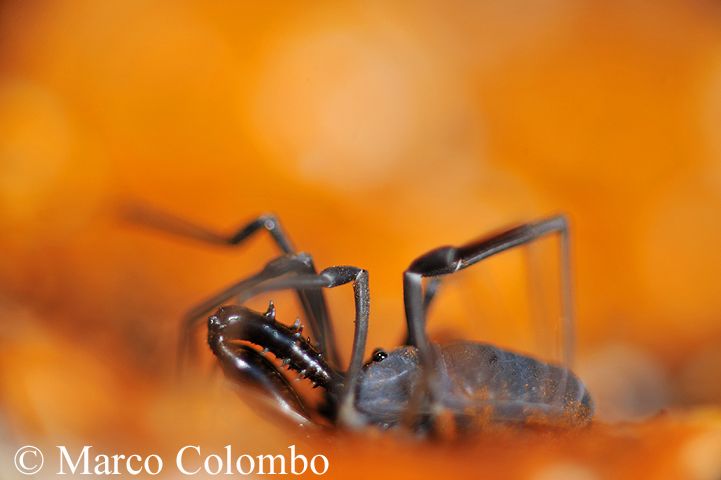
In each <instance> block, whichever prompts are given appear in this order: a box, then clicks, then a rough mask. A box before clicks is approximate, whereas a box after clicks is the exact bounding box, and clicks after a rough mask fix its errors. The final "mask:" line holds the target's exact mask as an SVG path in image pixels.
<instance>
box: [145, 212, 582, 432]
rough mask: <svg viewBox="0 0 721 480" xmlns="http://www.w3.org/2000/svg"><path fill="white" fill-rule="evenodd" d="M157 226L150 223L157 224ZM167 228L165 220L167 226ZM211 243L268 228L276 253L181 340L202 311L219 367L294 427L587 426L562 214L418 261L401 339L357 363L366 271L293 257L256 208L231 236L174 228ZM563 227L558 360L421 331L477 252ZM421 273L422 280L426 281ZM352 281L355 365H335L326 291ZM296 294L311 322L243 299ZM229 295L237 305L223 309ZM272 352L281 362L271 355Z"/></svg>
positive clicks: (408, 284) (236, 240) (406, 278)
mask: <svg viewBox="0 0 721 480" xmlns="http://www.w3.org/2000/svg"><path fill="white" fill-rule="evenodd" d="M156 226H157V225H156ZM166 227H167V225H166ZM169 228H170V229H172V230H175V231H176V233H177V232H180V233H183V234H185V235H191V236H194V237H196V238H199V239H203V240H206V241H208V240H210V241H212V242H214V243H220V244H227V245H238V244H240V243H242V242H243V241H244V240H245V239H246V238H248V237H249V236H251V235H253V233H255V232H258V231H262V230H266V231H268V232H269V233H270V235H271V236H272V238H273V239H274V241H275V242H276V243H277V245H278V246H279V247H280V249H281V250H282V251H283V255H281V256H280V257H277V258H275V259H274V260H271V261H270V262H268V263H267V264H266V266H265V268H264V269H262V270H261V271H260V272H258V273H256V274H255V275H252V276H249V277H248V278H245V279H243V280H241V281H239V282H237V283H236V284H234V285H232V286H230V287H229V288H227V289H225V290H224V291H222V292H220V293H219V294H217V295H215V296H213V297H211V298H209V299H208V300H207V301H205V302H203V303H202V304H200V305H198V306H197V307H196V308H194V309H193V310H192V311H191V312H190V313H189V314H188V317H187V320H186V322H185V330H184V335H183V338H184V339H185V340H187V339H188V338H190V335H189V331H190V330H191V329H192V328H193V327H194V326H195V325H197V324H198V322H199V320H201V319H202V318H207V316H206V315H207V314H208V313H210V312H211V311H213V310H214V309H217V310H216V311H215V313H213V314H212V315H211V316H210V318H209V319H208V323H207V324H208V344H209V345H210V348H211V349H212V351H213V353H214V354H215V356H216V357H217V360H218V361H219V362H220V364H221V365H222V367H223V369H224V371H225V373H226V375H227V376H228V377H230V378H231V379H233V380H235V381H236V382H238V383H241V384H242V385H245V386H249V387H253V388H255V389H257V390H258V391H259V392H260V393H261V394H262V395H263V396H264V397H265V398H267V399H269V400H270V401H271V402H272V403H273V404H274V405H275V407H276V409H277V411H278V412H280V413H282V414H284V415H285V416H286V417H288V418H290V419H291V420H292V421H294V422H296V423H297V424H299V425H304V424H310V423H315V422H317V421H318V420H320V421H321V422H323V423H326V424H332V425H339V426H344V427H361V426H366V425H376V426H379V427H381V428H391V427H395V426H405V427H407V428H410V429H412V430H414V431H418V432H421V431H433V429H434V428H435V427H436V426H437V425H438V424H439V423H440V421H441V420H443V421H445V422H446V424H447V420H448V419H449V418H450V419H451V423H452V424H453V428H454V429H456V430H460V431H463V430H466V429H469V428H470V427H471V426H473V425H475V424H477V423H478V419H482V421H483V422H484V423H488V422H501V423H513V424H525V423H529V422H533V421H541V422H544V423H551V424H563V425H584V424H587V423H588V422H589V421H590V420H591V417H592V415H593V405H592V401H591V397H590V395H589V393H588V392H587V390H586V388H585V387H584V385H583V383H582V382H581V380H579V378H578V377H576V376H575V375H574V374H573V373H572V372H571V371H570V370H569V368H568V367H567V365H568V364H569V362H570V360H569V358H570V352H571V349H572V342H573V332H572V329H573V323H572V315H571V313H572V312H571V310H572V308H571V298H570V271H569V251H568V227H567V222H566V219H565V218H564V217H563V216H556V217H551V218H548V219H545V220H541V221H538V222H533V223H527V224H523V225H520V226H518V227H515V228H512V229H509V230H506V231H503V232H502V233H499V234H495V235H492V236H489V237H487V238H483V239H481V240H477V241H474V242H471V243H468V244H465V245H462V246H460V247H441V248H437V249H434V250H432V251H430V252H427V253H426V254H424V255H421V256H420V257H418V258H417V259H416V260H415V261H413V262H412V263H411V264H410V266H409V267H408V269H407V270H406V271H405V272H404V274H403V286H404V302H405V313H406V321H407V337H406V341H405V345H403V346H401V347H399V348H396V349H394V350H391V351H387V352H386V351H382V350H376V351H375V352H374V353H373V354H372V356H371V358H370V360H369V361H367V362H366V363H364V362H363V356H364V352H365V346H366V335H367V332H368V319H369V307H370V304H369V303H370V300H369V289H368V272H366V271H365V270H363V269H362V268H357V267H352V266H336V267H330V268H326V269H325V270H322V271H320V272H318V271H317V270H316V268H315V265H314V264H313V260H312V258H311V256H310V255H308V254H307V253H296V251H295V250H294V248H293V246H292V244H291V242H290V240H289V238H288V236H287V235H286V233H285V232H284V231H283V229H282V228H281V226H280V223H279V222H278V220H277V218H275V217H274V216H272V215H263V216H261V217H259V218H257V219H255V220H253V221H252V222H250V223H249V224H247V225H245V226H243V227H242V228H241V229H239V230H238V232H237V233H236V234H234V235H232V236H230V237H227V238H226V237H223V236H220V235H216V234H213V233H211V232H209V231H207V230H205V229H202V228H200V227H197V226H193V225H190V224H187V223H183V224H179V223H176V224H175V225H171V226H170V227H169ZM551 234H558V235H559V238H560V247H561V248H560V249H561V287H562V288H561V290H562V295H561V301H562V307H563V309H564V325H563V328H564V330H565V343H566V345H565V352H566V358H565V365H566V366H561V365H554V364H549V363H545V362H543V361H540V360H537V359H535V358H533V357H530V356H526V355H522V354H519V353H514V352H511V351H507V350H504V349H501V348H498V347H496V346H493V345H490V344H484V343H477V342H471V341H460V342H455V343H451V344H446V345H438V344H435V343H432V342H430V341H429V339H428V337H427V334H426V321H425V318H426V311H427V309H428V306H429V304H430V303H431V302H432V301H433V298H434V295H435V293H436V291H437V287H438V284H439V281H440V279H441V278H442V277H443V276H445V275H451V274H453V273H454V272H457V271H459V270H462V269H465V268H467V267H469V266H471V265H473V264H475V263H477V262H479V261H481V260H483V259H484V258H487V257H490V256H492V255H495V254H497V253H500V252H503V251H505V250H508V249H511V248H513V247H516V246H520V245H524V244H527V243H529V242H532V241H534V240H536V239H538V238H540V237H544V236H546V235H551ZM424 278H427V279H428V281H427V282H426V283H424V281H423V279H424ZM349 283H350V284H352V286H353V291H354V294H355V334H354V339H353V349H352V353H351V360H350V365H349V366H348V368H343V366H341V365H340V362H339V360H338V359H339V356H338V351H337V348H336V344H335V341H334V334H333V326H332V324H331V322H330V321H329V316H328V311H327V307H326V303H325V299H324V294H323V289H327V288H334V287H337V286H340V285H345V284H349ZM285 289H291V290H295V291H296V293H297V295H298V298H299V300H300V303H301V305H302V308H303V312H304V317H305V323H306V326H307V330H308V331H309V332H308V333H310V334H311V335H312V336H313V338H314V339H315V340H316V342H317V343H316V344H315V345H314V344H311V340H310V337H304V334H303V326H302V325H301V324H300V322H299V321H296V322H295V324H293V325H291V326H288V325H286V324H283V323H281V322H279V321H278V320H277V319H276V315H275V308H274V306H273V304H272V302H271V304H270V305H269V307H268V310H267V311H265V312H258V311H255V310H252V309H250V308H247V307H245V306H242V305H243V303H244V302H246V301H247V300H248V299H250V298H251V297H253V296H255V295H257V294H260V293H264V292H271V291H278V290H285ZM231 299H234V302H233V303H234V305H231V306H222V307H220V308H219V309H218V306H219V305H223V304H224V303H226V302H228V301H229V300H231ZM275 359H277V360H275ZM279 361H280V366H284V367H287V369H288V371H289V373H293V372H295V374H296V375H297V376H299V377H300V378H304V379H307V381H309V382H312V383H313V386H314V387H320V388H321V389H322V390H323V397H324V399H323V401H322V402H321V403H320V406H319V407H317V408H316V409H315V410H314V411H311V410H310V409H309V407H308V406H307V405H306V402H304V401H303V399H302V398H301V396H300V395H299V394H298V393H297V392H296V390H295V389H294V387H293V386H292V384H291V383H290V382H289V380H288V379H287V378H286V376H285V375H284V374H283V373H281V369H280V368H279V366H277V364H278V362H279Z"/></svg>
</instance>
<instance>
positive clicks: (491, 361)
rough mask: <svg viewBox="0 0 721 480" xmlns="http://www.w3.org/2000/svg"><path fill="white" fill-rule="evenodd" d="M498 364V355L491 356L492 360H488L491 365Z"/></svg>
mask: <svg viewBox="0 0 721 480" xmlns="http://www.w3.org/2000/svg"><path fill="white" fill-rule="evenodd" d="M497 362H498V355H496V354H495V353H494V354H493V355H491V358H489V359H488V363H490V364H491V365H495V364H496V363H497Z"/></svg>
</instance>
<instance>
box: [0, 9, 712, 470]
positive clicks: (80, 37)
mask: <svg viewBox="0 0 721 480" xmlns="http://www.w3.org/2000/svg"><path fill="white" fill-rule="evenodd" d="M719 125H721V7H720V6H719V5H717V4H716V3H714V2H711V1H703V0H699V1H692V2H681V1H678V2H672V1H669V2H653V3H650V2H638V1H631V0H628V1H612V2H601V1H589V2H576V1H570V0H561V1H557V2H540V3H532V4H524V3H521V2H514V1H512V2H480V3H479V2H470V1H469V2H461V1H451V2H435V1H428V2H425V1H424V2H417V3H402V2H396V3H392V4H391V3H386V2H374V1H372V2H346V3H344V4H342V5H340V4H336V3H334V2H315V3H308V4H300V3H296V4H289V3H286V2H257V3H248V2H237V3H234V2H227V3H225V2H208V3H205V2H189V1H183V2H171V1H159V2H153V3H146V2H139V1H127V2H92V1H77V2H64V1H57V2H46V1H40V0H38V1H32V2H20V1H6V2H3V3H2V4H0V229H1V230H2V232H3V233H2V235H0V319H1V324H2V328H1V329H0V373H1V375H0V448H1V450H2V451H1V455H0V476H1V477H2V478H15V475H18V474H17V473H16V472H15V471H14V470H13V468H12V466H11V459H10V457H11V456H12V453H13V452H14V451H15V449H16V448H17V446H18V445H24V444H26V443H33V444H37V445H38V446H49V447H48V448H52V446H53V445H57V444H59V443H63V442H64V443H66V444H68V445H87V444H92V445H95V446H96V447H97V448H99V449H103V450H104V451H106V452H116V451H142V452H146V453H149V452H160V453H162V454H164V455H168V458H172V452H174V451H175V450H176V449H177V447H178V446H180V445H185V444H188V443H200V444H203V445H218V446H221V447H222V446H223V445H225V444H227V443H232V444H233V445H234V447H236V448H237V449H238V451H244V452H252V453H267V452H273V451H282V450H284V449H285V448H286V446H287V445H289V444H291V443H296V444H298V445H302V446H303V448H304V449H305V450H306V451H315V452H323V453H325V454H326V455H328V457H329V458H330V461H331V472H330V473H329V475H330V476H331V477H332V478H339V479H341V478H342V479H345V478H349V479H350V478H384V479H386V478H387V479H401V478H439V477H442V478H524V479H525V478H528V479H571V478H573V479H597V478H669V479H677V478H692V479H718V478H721V386H720V385H721V383H719V378H721V286H720V283H719V280H718V279H719V275H720V274H721V248H719V246H720V245H721V221H719V220H720V219H721V131H720V130H719ZM127 202H140V203H143V204H146V205H152V206H155V207H158V208H160V209H163V210H165V211H168V212H172V213H174V214H175V215H178V216H181V217H183V218H187V219H190V220H193V221H195V222H198V223H201V224H205V225H208V226H211V227H214V228H217V229H218V230H221V231H229V230H230V229H231V228H232V227H234V226H237V225H239V224H240V223H241V222H242V221H243V220H246V219H249V218H251V217H252V216H253V215H256V214H258V213H260V212H263V211H274V212H276V213H278V214H279V215H280V217H281V218H282V219H283V221H284V222H285V226H286V228H287V230H288V231H289V232H291V234H292V236H293V239H294V241H295V243H296V244H297V245H299V246H300V247H301V248H302V249H303V250H307V251H310V252H313V254H314V255H315V259H316V264H317V265H319V266H321V267H323V266H328V265H333V264H354V265H359V266H362V267H364V268H366V269H368V270H369V271H370V272H371V288H372V301H373V304H372V313H371V333H370V337H369V351H370V349H371V348H373V347H375V346H384V347H386V348H391V347H393V346H394V345H395V344H396V343H397V341H398V339H399V338H400V337H401V334H402V332H403V328H404V325H403V305H402V300H401V299H402V285H401V277H400V274H401V272H402V271H403V269H404V268H405V267H406V266H407V265H408V263H409V262H410V261H411V260H412V259H413V258H414V257H415V256H416V255H418V254H420V253H422V252H424V251H426V250H428V249H430V248H432V247H436V246H439V245H443V244H448V243H460V242H463V241H466V240H469V239H471V238H473V237H476V236H478V235H480V234H483V233H485V232H487V231H490V230H494V229H497V228H499V227H502V226H505V225H509V224H513V223H516V222H520V221H525V220H529V219H533V218H537V217H540V216H543V215H548V214H550V213H553V212H558V211H563V212H566V213H567V214H568V215H569V218H570V220H571V222H572V235H573V249H572V254H573V262H574V272H575V285H574V286H575V292H576V307H577V308H576V310H577V317H578V318H577V355H576V371H577V372H578V373H579V375H580V376H581V377H582V378H583V379H584V380H585V381H586V382H587V384H588V385H589V388H590V390H591V392H592V393H593V394H594V397H595V399H596V403H597V408H598V415H597V421H596V422H595V423H594V424H593V425H592V426H591V427H590V428H588V429H585V430H582V431H573V432H559V431H537V430H534V431H523V430H521V431H515V430H514V431H505V430H500V431H491V432H485V433H483V434H481V435H480V436H479V437H478V438H473V439H468V440H465V441H460V442H456V443H450V444H427V443H413V442H408V441H406V440H403V439H401V438H396V437H393V436H383V435H379V434H378V433H372V432H371V433H368V434H362V435H358V436H349V435H345V434H340V435H338V436H330V437H326V436H324V435H321V436H313V437H312V438H310V439H306V438H304V437H303V436H302V435H299V434H298V433H297V432H294V431H293V430H292V429H288V428H286V427H285V426H284V425H281V424H278V423H276V422H273V421H269V420H268V419H267V418H265V417H262V416H258V415H257V414H256V412H255V411H254V410H253V409H252V408H251V407H249V406H247V405H246V404H245V403H243V402H242V400H241V398H240V397H239V396H238V395H237V394H236V393H235V392H234V391H233V390H232V389H231V388H229V386H228V385H227V384H225V383H223V382H222V381H221V379H220V377H219V376H218V375H217V373H212V371H213V370H212V368H211V365H212V359H210V358H209V355H203V358H202V359H200V360H198V361H199V362H200V363H202V364H203V368H201V369H199V371H198V372H197V375H195V376H191V378H189V379H187V381H185V382H183V383H182V384H177V383H176V382H174V380H173V375H172V373H173V368H174V364H175V345H176V340H177V335H178V319H179V318H180V317H181V315H182V314H183V312H185V311H186V310H187V309H188V307H190V306H191V305H193V304H194V303H195V302H197V301H198V300H200V299H202V298H204V296H206V295H207V294H208V293H209V292H213V291H215V290H217V289H219V288H221V287H222V286H223V285H225V284H227V283H229V282H231V281H233V280H235V279H237V278H239V277H240V276H242V275H243V274H246V273H248V272H250V271H252V270H253V269H256V268H259V267H260V266H262V265H263V263H264V262H265V261H266V260H267V259H268V258H270V256H271V255H272V253H273V251H272V249H271V248H270V246H269V245H267V242H266V241H264V240H260V239H258V240H254V241H252V242H250V245H248V246H247V247H246V248H244V249H243V250H241V251H231V250H223V249H218V248H211V247H204V246H202V245H199V244H197V243H194V242H188V241H183V240H179V239H174V238H171V237H169V236H167V235H163V234H160V233H158V232H154V231H151V230H149V229H144V228H142V227H138V226H137V225H131V224H128V223H127V222H123V221H122V220H121V219H120V218H119V214H118V208H117V207H118V206H119V205H122V204H125V203H127ZM499 271H500V273H499V274H498V277H497V278H496V279H495V280H497V283H494V285H497V287H496V288H497V290H496V291H499V292H506V293H504V294H502V295H498V296H496V297H495V298H498V299H502V300H503V301H504V302H506V307H504V308H506V309H507V310H506V312H508V311H510V312H515V310H514V308H515V307H514V305H516V300H518V298H520V295H521V290H522V289H519V288H518V287H517V286H518V284H519V283H518V282H520V281H522V279H521V277H520V276H519V275H518V272H515V270H514V269H513V268H512V266H510V267H509V268H506V269H505V270H504V268H503V266H501V267H499ZM509 272H510V273H509ZM514 272H515V273H514ZM488 281H489V280H488V279H484V278H481V279H480V280H478V279H476V281H475V283H473V282H467V284H466V285H465V286H466V287H467V286H468V284H469V283H470V284H471V285H474V284H476V285H480V286H479V288H484V285H485V287H487V283H488ZM491 281H492V280H491ZM461 287H463V285H461ZM345 293H346V295H343V293H340V292H338V293H337V294H336V293H335V292H334V293H333V295H332V296H331V304H332V307H333V311H334V313H336V330H337V333H338V337H339V339H340V340H341V346H342V349H343V351H344V352H348V351H349V348H350V342H351V335H352V322H351V321H350V317H349V314H347V313H345V312H348V311H349V309H350V308H352V307H351V303H350V296H349V295H348V294H347V292H345ZM479 295H480V294H479ZM517 297H518V298H517ZM484 298H485V297H484ZM489 298H494V296H493V295H491V296H490V297H489ZM519 301H520V300H519ZM480 303H483V302H480ZM454 305H455V306H454ZM508 305H510V306H508ZM279 308H280V307H279ZM472 308H473V311H472V313H474V314H475V313H477V312H478V314H479V315H484V314H486V315H488V317H493V316H494V315H495V314H496V313H497V312H495V310H494V308H495V309H499V307H498V306H497V305H495V306H494V305H490V304H489V305H480V306H479V305H474V306H473V307H472ZM470 309H471V306H470V304H469V303H464V302H463V301H462V300H460V301H458V302H456V303H455V304H454V303H453V302H451V303H449V304H448V306H447V310H444V309H441V311H440V312H436V317H434V319H433V323H434V325H436V326H437V327H438V328H439V329H442V328H443V327H442V326H443V325H444V323H443V322H444V318H443V317H444V312H445V313H447V314H448V317H454V316H455V317H458V316H459V315H460V317H463V315H464V313H468V312H470ZM484 309H487V310H484ZM508 309H510V310H508ZM500 310H503V308H500ZM489 312H495V313H493V314H492V313H489ZM498 315H500V317H502V316H503V315H502V314H498ZM454 322H455V323H454ZM455 324H459V325H461V324H463V321H458V320H457V319H456V320H453V318H449V319H448V322H447V323H446V325H455ZM499 325H500V326H499ZM503 325H505V324H503V323H500V324H496V325H495V327H493V328H491V327H489V328H488V331H491V330H492V331H493V332H495V333H494V334H496V335H497V336H498V338H503V339H504V341H506V340H507V341H508V343H509V344H510V345H509V346H511V347H513V343H514V337H515V336H517V335H516V333H515V332H516V331H515V330H514V328H515V327H511V326H510V324H509V326H508V327H507V328H506V327H504V326H503ZM479 331H480V333H479V337H486V336H485V335H484V333H483V332H484V330H483V329H481V330H479ZM491 340H493V339H491ZM518 341H519V342H522V340H518ZM199 345H200V340H199ZM516 348H521V347H519V345H516ZM209 448H210V447H209ZM166 470H167V472H165V474H164V477H163V478H174V477H173V475H172V469H170V468H166ZM48 478H49V477H48Z"/></svg>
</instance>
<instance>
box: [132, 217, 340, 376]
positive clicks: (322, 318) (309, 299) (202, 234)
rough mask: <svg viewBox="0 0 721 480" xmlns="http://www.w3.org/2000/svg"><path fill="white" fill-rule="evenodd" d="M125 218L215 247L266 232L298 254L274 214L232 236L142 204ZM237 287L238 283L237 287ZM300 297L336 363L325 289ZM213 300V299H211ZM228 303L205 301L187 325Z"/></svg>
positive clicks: (285, 249)
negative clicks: (210, 303)
mask: <svg viewBox="0 0 721 480" xmlns="http://www.w3.org/2000/svg"><path fill="white" fill-rule="evenodd" d="M124 216H125V217H126V218H127V219H129V220H131V221H132V222H133V223H139V224H143V225H147V226H150V227H152V228H155V229H159V230H163V231H165V232H168V233H171V234H173V235H178V236H182V237H187V238H192V239H194V240H197V241H201V242H204V243H210V244H213V245H224V246H231V247H236V246H240V245H242V244H243V243H244V242H245V240H247V239H249V238H250V237H252V236H253V235H254V234H256V233H258V232H262V231H267V232H268V233H269V234H270V236H271V238H272V239H273V241H274V242H275V244H276V245H277V246H278V248H279V249H280V250H281V251H282V252H283V253H286V254H293V253H295V248H294V247H293V242H291V240H290V237H289V236H288V234H287V233H286V232H285V230H284V229H283V227H282V225H281V223H280V221H279V220H278V218H277V217H276V216H275V215H273V214H270V213H266V214H263V215H260V216H258V217H257V218H255V219H253V220H251V221H250V222H247V223H245V224H243V225H241V226H240V227H239V228H237V229H235V230H234V231H233V232H232V233H231V234H229V235H225V234H221V233H218V232H215V231H213V230H211V229H208V228H206V227H203V226H200V225H196V224H194V223H192V222H189V221H187V220H184V219H181V218H179V217H176V216H174V215H171V214H168V213H165V212H161V211H159V210H155V209H152V208H150V207H147V206H142V205H128V206H126V208H125V209H124ZM305 257H306V260H305V263H306V264H307V265H308V267H309V269H310V270H311V271H312V272H316V268H315V265H314V264H313V259H312V257H311V256H310V255H307V254H306V255H305ZM236 285H237V284H236ZM232 288H233V286H230V287H228V290H230V289H232ZM297 294H298V298H299V300H300V303H301V306H302V308H303V311H304V313H305V316H306V321H307V323H308V326H309V327H310V329H311V330H312V332H313V334H314V336H315V337H316V339H317V340H318V342H319V343H320V345H321V348H322V349H323V350H324V352H326V354H327V355H328V356H329V358H331V359H332V360H333V361H335V362H338V358H339V357H338V349H337V347H336V343H335V335H334V331H333V324H332V323H331V322H330V319H329V316H328V307H327V305H326V301H325V297H324V296H323V293H322V291H321V290H304V291H300V290H299V291H298V292H297ZM211 298H212V297H211ZM225 300H227V298H223V299H221V300H220V302H217V303H215V304H212V305H209V306H208V307H207V308H204V309H202V310H201V308H202V307H203V306H205V305H207V304H208V302H203V303H202V304H200V305H198V306H197V307H194V308H193V309H192V310H191V311H189V312H188V313H187V314H186V316H185V318H186V321H185V322H184V324H185V325H187V324H188V323H193V322H194V320H195V319H201V318H202V316H203V315H204V314H205V313H207V312H209V311H210V310H212V309H213V308H215V307H217V306H218V305H219V304H220V303H221V302H222V301H225ZM187 330H188V329H187V328H185V329H184V330H183V335H182V337H181V346H180V348H181V357H180V359H181V362H182V361H183V359H184V355H185V352H187V351H189V350H188V346H187V345H186V344H184V343H183V342H185V339H186V338H187Z"/></svg>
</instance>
